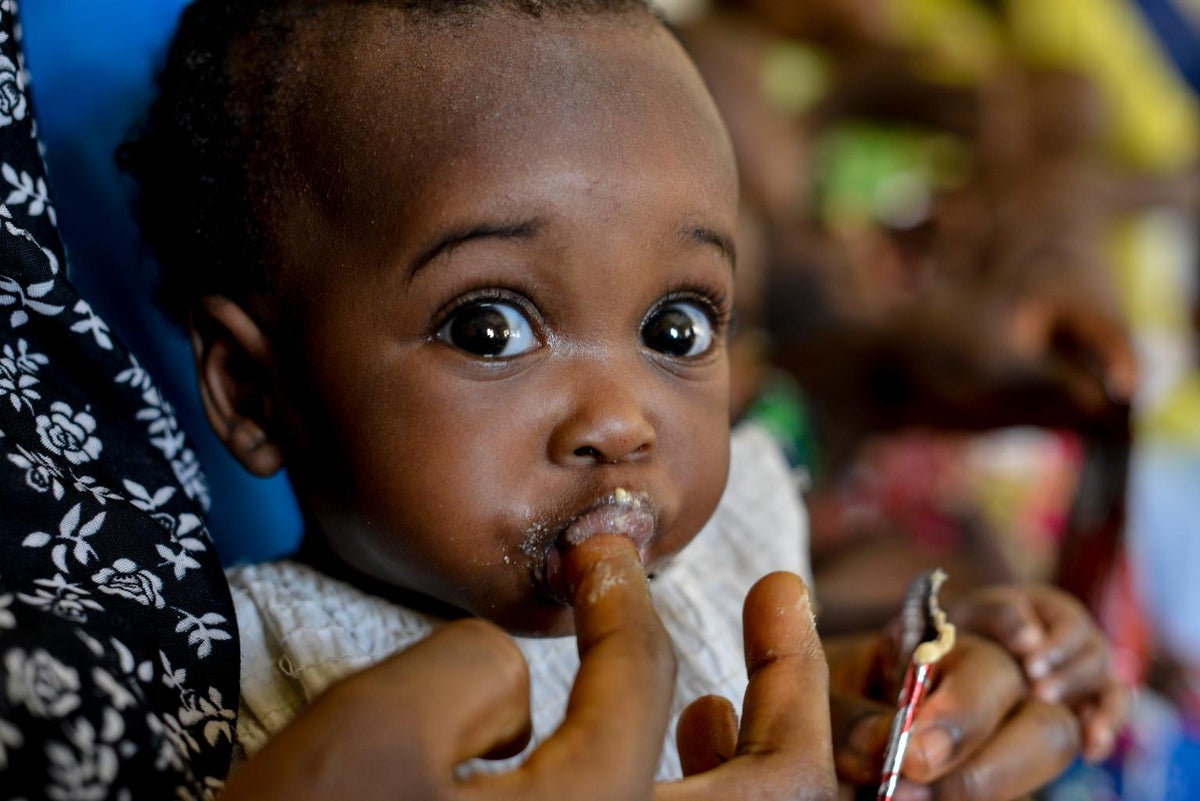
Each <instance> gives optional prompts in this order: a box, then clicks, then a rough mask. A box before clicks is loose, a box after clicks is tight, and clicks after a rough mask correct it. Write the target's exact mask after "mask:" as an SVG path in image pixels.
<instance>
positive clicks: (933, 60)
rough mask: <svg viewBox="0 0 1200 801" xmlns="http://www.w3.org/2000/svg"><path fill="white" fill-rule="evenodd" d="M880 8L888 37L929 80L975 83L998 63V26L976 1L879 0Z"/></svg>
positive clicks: (1001, 44) (1000, 57)
mask: <svg viewBox="0 0 1200 801" xmlns="http://www.w3.org/2000/svg"><path fill="white" fill-rule="evenodd" d="M1049 1H1050V2H1053V1H1054V0H1049ZM882 10H883V14H884V15H885V25H886V28H887V31H888V35H889V37H890V38H891V39H892V41H894V42H896V43H897V44H900V45H903V46H906V47H909V48H911V49H912V50H913V51H914V52H917V53H920V54H921V55H922V61H921V64H922V67H923V68H924V69H923V71H924V72H925V74H926V75H927V77H929V78H931V79H934V80H940V81H944V82H946V83H951V84H959V85H962V84H967V85H970V84H978V83H981V82H982V81H984V80H986V79H987V78H988V76H990V75H992V74H993V73H994V72H995V71H996V69H997V68H998V67H999V66H1000V64H1001V63H1002V62H1003V61H1004V57H1005V47H1006V43H1005V39H1004V31H1003V28H1002V25H1001V24H1000V22H999V20H997V18H996V17H995V16H994V15H993V14H991V13H990V12H988V11H987V10H986V9H984V8H982V7H981V6H980V5H979V3H978V2H976V0H885V2H884V3H883V4H882Z"/></svg>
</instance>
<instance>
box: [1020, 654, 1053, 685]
mask: <svg viewBox="0 0 1200 801" xmlns="http://www.w3.org/2000/svg"><path fill="white" fill-rule="evenodd" d="M1025 672H1026V673H1027V674H1028V675H1029V678H1030V679H1032V680H1033V681H1037V680H1038V679H1041V678H1044V677H1046V676H1049V675H1050V660H1049V659H1047V658H1046V657H1044V656H1038V657H1034V658H1033V659H1030V660H1029V662H1028V663H1026V665H1025Z"/></svg>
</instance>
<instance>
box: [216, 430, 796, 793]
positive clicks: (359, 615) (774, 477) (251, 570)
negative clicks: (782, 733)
mask: <svg viewBox="0 0 1200 801" xmlns="http://www.w3.org/2000/svg"><path fill="white" fill-rule="evenodd" d="M807 553H808V542H807V525H806V521H805V518H804V510H803V506H802V505H801V503H800V500H799V494H798V491H797V489H796V482H795V480H794V478H793V476H792V474H791V473H790V471H789V470H788V468H787V466H786V464H785V463H784V461H783V459H782V457H781V455H780V454H779V451H778V448H777V447H776V446H775V444H774V442H773V441H772V440H771V438H770V436H769V435H768V434H767V433H766V432H764V431H763V430H762V429H759V428H757V427H755V426H752V425H743V426H739V427H738V428H736V429H735V432H734V436H733V439H732V464H731V468H730V477H729V483H728V485H727V486H726V488H725V494H724V495H723V496H722V498H721V503H720V505H719V506H718V508H717V511H716V513H715V514H714V515H713V517H712V519H711V520H710V521H709V522H708V524H707V525H706V526H705V527H704V529H703V530H702V531H701V532H700V534H698V535H697V537H696V539H695V540H693V541H692V543H691V544H690V545H688V547H687V548H685V549H684V550H683V552H682V553H680V554H679V555H678V556H677V557H676V558H675V559H674V560H672V562H671V563H670V564H668V565H666V566H665V567H663V568H662V569H661V570H660V571H659V572H658V573H657V574H656V576H655V577H654V580H653V581H652V582H651V584H650V588H651V594H652V595H653V598H654V603H655V606H656V608H657V609H658V612H659V614H660V616H661V617H662V620H663V622H664V624H665V625H666V627H667V630H668V631H669V632H670V634H671V637H672V639H673V641H674V644H675V650H676V653H677V655H678V659H679V670H678V679H677V684H676V690H675V698H674V700H673V705H672V724H671V726H670V727H669V729H668V737H667V739H666V741H665V743H664V747H663V754H662V757H661V759H660V761H659V767H658V777H659V778H660V779H670V778H678V777H679V775H680V767H679V755H678V752H677V751H676V748H675V742H674V728H675V727H674V721H675V720H676V719H677V718H678V716H679V713H680V712H681V711H682V710H683V707H684V706H685V705H686V704H687V703H688V702H690V701H691V700H693V699H695V698H697V697H699V696H701V695H705V694H708V693H716V694H720V695H724V696H725V697H726V698H729V699H730V700H731V701H733V702H734V705H735V706H736V707H738V708H740V707H741V701H742V695H743V693H744V691H745V688H746V669H745V662H744V658H743V652H742V626H741V610H742V600H743V599H744V598H745V596H746V593H747V591H749V589H750V587H751V585H753V583H754V582H755V581H757V580H758V579H759V578H760V577H761V576H763V575H765V574H766V573H769V572H771V571H772V570H791V571H794V572H798V573H800V574H801V575H802V576H804V578H805V579H806V580H807V579H808V577H809V576H808V560H807ZM230 583H231V585H232V587H233V598H234V603H235V605H236V607H237V616H238V625H239V627H240V629H241V641H242V701H241V712H240V715H239V719H238V739H239V742H240V746H241V748H242V749H243V750H244V752H245V755H246V756H249V755H252V754H253V753H254V752H255V751H257V750H258V749H259V748H261V747H262V745H263V744H264V743H265V742H266V741H267V739H269V738H270V737H271V736H272V735H273V734H275V733H276V732H278V731H279V730H280V729H281V728H283V726H284V725H285V724H286V723H287V722H288V721H289V720H291V718H292V717H293V716H294V715H295V714H296V713H297V712H298V711H299V710H300V709H301V708H302V707H304V706H305V705H306V704H308V703H309V702H310V701H311V700H312V699H313V698H315V697H316V696H317V695H319V694H320V693H321V692H322V691H323V690H324V689H325V688H326V687H328V686H329V685H330V684H331V683H333V682H335V681H337V680H338V679H340V678H342V677H344V676H346V675H348V674H350V673H353V672H355V671H357V670H360V669H362V668H364V667H366V666H368V665H371V664H373V663H375V662H378V661H380V660H382V659H384V658H386V657H388V656H390V655H391V654H393V653H395V652H396V651H399V650H403V649H404V648H406V647H408V646H409V645H412V644H414V643H416V642H418V641H420V640H421V639H423V638H424V637H426V636H428V635H429V634H430V633H431V632H432V631H433V630H434V629H435V628H436V627H437V626H438V625H440V623H441V621H440V620H439V619H438V618H434V617H430V616H428V615H425V614H421V613H419V612H415V611H413V610H410V609H407V608H404V607H400V606H397V605H395V604H393V603H391V602H389V601H385V600H383V599H381V598H378V597H376V596H373V595H369V594H367V593H364V592H362V591H361V590H358V589H356V588H355V587H352V586H349V585H347V584H345V583H343V582H341V581H337V580H335V579H332V578H330V577H328V576H325V575H323V574H321V573H319V572H317V571H316V570H314V569H312V568H310V567H307V566H304V565H300V564H297V563H294V562H287V561H284V562H275V563H270V564H264V565H251V566H245V567H240V568H235V569H234V570H232V571H231V572H230ZM516 641H517V644H518V645H519V646H520V648H521V650H522V652H523V653H524V654H525V658H526V659H527V660H528V661H529V670H530V684H531V706H532V714H533V730H534V736H533V741H532V742H531V744H530V748H532V747H534V746H536V744H537V743H538V742H540V741H542V740H544V739H545V738H546V737H547V736H548V735H549V734H550V733H551V732H553V731H554V729H555V727H557V725H558V724H559V722H560V721H561V720H562V718H563V715H564V713H565V710H566V703H567V697H568V695H569V693H570V691H571V686H572V684H573V682H574V678H575V673H576V670H577V669H578V667H579V658H578V654H577V653H576V650H575V640H574V638H573V637H557V638H545V639H536V638H516ZM526 753H527V752H526ZM524 756H525V755H524V754H523V755H521V756H520V757H516V758H515V760H510V761H508V762H501V763H492V762H489V763H484V762H482V760H480V761H477V762H476V763H475V764H474V765H473V766H472V767H473V768H476V769H485V770H486V769H493V768H492V766H495V768H500V767H504V766H506V765H508V764H512V763H513V762H514V761H521V760H522V759H524Z"/></svg>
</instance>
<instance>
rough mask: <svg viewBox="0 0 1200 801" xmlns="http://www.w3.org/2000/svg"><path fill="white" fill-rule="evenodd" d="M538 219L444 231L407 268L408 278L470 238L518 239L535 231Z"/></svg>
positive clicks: (538, 223) (484, 224)
mask: <svg viewBox="0 0 1200 801" xmlns="http://www.w3.org/2000/svg"><path fill="white" fill-rule="evenodd" d="M539 225H540V221H539V220H537V219H532V220H523V221H521V222H516V223H481V224H479V225H470V226H464V227H462V228H455V229H451V230H449V231H445V232H443V233H442V234H441V236H439V237H438V238H437V239H436V240H435V241H434V242H433V243H432V244H430V245H429V246H427V247H426V248H424V249H423V250H422V251H421V252H420V253H419V254H418V255H417V257H416V258H415V259H413V261H412V264H411V265H410V266H409V268H408V280H409V281H411V280H412V279H413V278H415V277H416V275H417V273H419V272H420V271H421V269H422V268H424V267H425V266H426V265H427V264H429V262H431V261H433V260H434V259H436V258H437V257H438V256H440V255H441V254H443V253H446V252H447V251H450V250H453V249H454V248H456V247H458V246H459V245H461V244H463V243H464V242H470V241H471V240H472V239H518V238H525V237H530V236H533V235H534V234H535V233H537V229H538V226H539Z"/></svg>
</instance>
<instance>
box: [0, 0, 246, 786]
mask: <svg viewBox="0 0 1200 801" xmlns="http://www.w3.org/2000/svg"><path fill="white" fill-rule="evenodd" d="M15 14H16V4H15V2H13V1H12V0H0V193H3V194H0V199H2V200H3V205H0V801H16V800H17V799H40V798H47V799H52V800H53V801H72V800H75V799H79V800H80V801H83V800H84V799H105V798H114V799H136V798H154V799H169V798H171V799H198V798H208V797H212V796H214V795H215V794H216V792H217V791H218V790H219V789H220V787H221V779H222V778H223V777H224V775H225V773H226V771H227V769H228V766H229V759H230V754H231V748H232V738H233V730H234V722H235V721H234V718H235V711H234V710H235V709H236V703H237V678H238V646H237V638H236V631H235V624H234V616H233V612H232V605H231V602H230V598H229V591H228V588H227V585H226V583H225V581H224V578H223V576H222V574H221V570H220V566H219V564H218V561H217V557H216V554H215V552H214V551H213V549H212V545H211V542H210V540H209V537H208V533H207V531H206V529H205V525H204V518H203V515H204V509H205V507H206V505H207V502H208V497H207V488H206V485H205V482H204V478H203V476H202V474H201V472H200V470H199V466H198V464H197V462H196V459H195V457H194V455H193V453H192V451H191V449H190V448H189V446H188V443H187V441H186V439H185V437H184V435H183V433H182V431H181V430H180V428H179V426H178V424H177V422H176V420H175V417H174V414H173V412H172V410H171V407H170V405H169V404H168V403H167V402H166V401H165V400H164V398H163V397H162V395H161V394H160V393H159V392H158V391H157V390H156V389H155V387H154V384H153V383H152V382H151V380H150V378H149V376H148V375H147V374H146V372H145V371H144V370H143V369H142V368H141V367H140V366H139V364H138V362H137V360H136V359H135V358H134V357H133V356H132V355H131V354H130V353H129V352H128V351H126V350H125V349H124V347H123V346H122V345H121V344H120V343H119V342H118V341H116V340H115V338H114V337H113V336H112V335H111V334H110V333H109V331H108V328H107V326H106V325H105V323H104V321H103V320H101V319H100V318H99V317H97V316H96V315H95V314H94V313H93V312H92V310H91V308H90V307H89V306H88V304H87V302H86V301H84V300H83V299H82V298H80V297H79V296H78V294H77V293H76V291H75V290H74V288H73V287H72V286H71V284H70V283H69V282H68V280H67V278H66V272H65V259H64V255H63V252H62V245H61V243H60V240H59V238H58V234H57V232H56V229H55V224H56V220H55V212H54V207H53V204H52V199H51V197H50V193H49V191H48V188H47V185H46V180H45V177H44V167H43V165H42V161H41V157H40V155H39V151H38V147H37V139H36V127H35V123H34V118H33V114H32V108H31V106H30V104H29V101H28V98H27V94H26V87H27V84H28V78H27V76H26V74H25V72H24V65H23V63H22V59H21V53H20V48H19V39H18V37H19V30H20V29H19V26H18V25H17V23H16V19H15Z"/></svg>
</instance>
